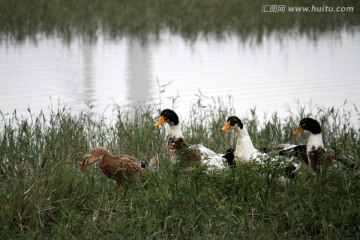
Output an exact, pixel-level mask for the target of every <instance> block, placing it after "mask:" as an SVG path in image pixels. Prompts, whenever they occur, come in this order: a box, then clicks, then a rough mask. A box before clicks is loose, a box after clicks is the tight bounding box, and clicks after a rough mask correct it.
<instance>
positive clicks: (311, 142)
mask: <svg viewBox="0 0 360 240" xmlns="http://www.w3.org/2000/svg"><path fill="white" fill-rule="evenodd" d="M313 147H315V149H317V148H319V147H322V148H324V143H323V139H322V135H321V133H318V134H313V133H310V136H309V139H308V142H307V144H306V148H307V151H310V150H311V149H312V148H313Z"/></svg>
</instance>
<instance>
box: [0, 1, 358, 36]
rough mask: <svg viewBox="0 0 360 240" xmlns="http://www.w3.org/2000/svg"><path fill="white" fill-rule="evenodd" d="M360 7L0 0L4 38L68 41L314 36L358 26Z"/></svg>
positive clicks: (290, 3) (304, 3)
mask: <svg viewBox="0 0 360 240" xmlns="http://www.w3.org/2000/svg"><path fill="white" fill-rule="evenodd" d="M263 5H286V6H287V7H288V6H289V7H312V5H314V6H317V7H322V6H329V7H354V12H352V13H290V12H286V13H262V12H261V9H262V7H263ZM359 9H360V3H359V1H357V0H347V1H342V2H335V1H332V0H316V2H314V1H312V0H301V1H286V0H280V1H279V0H277V1H263V0H256V1H246V0H225V1H224V0H206V1H205V0H203V1H202V0H200V1H193V0H181V1H169V0H148V1H126V0H92V1H86V0H61V1H60V0H52V1H46V0H45V1H44V0H33V1H17V0H0V40H6V41H10V42H13V41H20V42H21V41H24V40H26V39H33V40H35V41H36V40H37V39H38V37H39V34H42V35H45V36H57V37H61V38H63V39H64V40H66V41H69V40H71V39H72V38H73V37H74V36H78V35H80V36H84V37H85V38H89V39H96V38H97V37H98V36H99V35H102V34H105V35H106V36H110V37H112V38H117V37H122V36H124V35H126V36H136V37H140V38H141V39H146V38H147V37H148V36H149V35H151V36H158V34H159V33H160V32H161V31H162V30H169V31H170V32H172V33H177V34H181V35H182V36H183V37H185V38H187V39H196V38H197V37H198V36H199V35H205V36H216V37H219V38H221V37H224V36H226V35H227V34H229V33H235V34H238V35H239V36H240V37H241V38H248V37H249V36H250V37H252V38H253V39H255V41H260V42H261V41H262V38H263V36H266V35H267V34H270V33H273V32H275V33H276V34H277V35H279V36H280V37H281V35H282V34H284V33H287V32H291V33H292V34H293V32H296V33H300V34H306V35H308V36H310V37H311V38H314V39H316V38H317V35H318V34H319V33H320V34H321V33H326V32H329V31H338V30H342V29H347V30H350V31H352V30H353V29H355V28H356V27H357V26H359V23H360V14H359V11H360V10H359ZM293 30H295V31H293Z"/></svg>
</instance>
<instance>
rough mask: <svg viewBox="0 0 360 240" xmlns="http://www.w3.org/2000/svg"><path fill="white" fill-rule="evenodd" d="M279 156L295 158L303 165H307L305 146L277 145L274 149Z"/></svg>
mask: <svg viewBox="0 0 360 240" xmlns="http://www.w3.org/2000/svg"><path fill="white" fill-rule="evenodd" d="M274 149H275V150H276V151H277V152H278V154H279V155H280V156H288V157H297V158H299V159H300V160H302V161H303V162H304V163H306V164H309V160H308V156H307V154H306V145H305V144H300V145H298V144H289V143H283V144H279V145H277V146H276V147H275V148H274Z"/></svg>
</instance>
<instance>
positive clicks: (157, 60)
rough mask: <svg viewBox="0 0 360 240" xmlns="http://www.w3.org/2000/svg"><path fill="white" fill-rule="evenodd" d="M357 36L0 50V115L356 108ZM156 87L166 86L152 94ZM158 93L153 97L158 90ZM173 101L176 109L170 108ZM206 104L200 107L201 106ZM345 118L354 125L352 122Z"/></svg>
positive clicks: (58, 44)
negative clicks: (208, 107)
mask: <svg viewBox="0 0 360 240" xmlns="http://www.w3.org/2000/svg"><path fill="white" fill-rule="evenodd" d="M359 43H360V30H357V31H355V32H348V31H345V30H344V31H341V32H338V33H329V34H323V35H321V36H319V37H318V38H317V40H313V39H309V38H308V37H306V36H299V35H291V34H286V35H280V34H278V33H273V34H271V35H270V36H267V37H264V38H263V41H262V42H261V43H258V42H256V41H255V40H251V39H248V40H246V41H243V40H241V39H239V38H238V37H236V36H233V35H229V36H228V37H227V38H225V39H221V40H218V39H216V38H206V39H205V38H198V39H197V40H196V41H189V40H185V39H183V38H182V37H180V36H178V35H173V34H169V33H167V32H163V33H162V34H161V35H160V39H156V40H155V39H154V40H151V39H150V40H149V41H146V42H144V41H140V40H139V39H136V38H131V37H124V38H122V39H116V40H114V39H105V38H102V37H99V39H98V40H97V41H96V42H89V41H87V40H85V39H83V38H80V37H79V38H77V39H75V40H73V41H71V42H70V43H64V42H62V41H61V40H60V39H57V38H56V37H52V38H50V39H48V38H45V37H44V38H42V39H41V40H40V41H38V42H37V43H34V42H31V41H27V42H25V43H24V44H21V45H11V44H7V43H2V44H1V45H0V66H1V68H0V110H1V111H2V112H3V113H12V112H13V111H14V109H16V110H17V112H18V113H20V114H24V115H26V114H27V108H30V109H31V110H32V112H39V111H40V110H44V111H45V112H46V110H47V109H48V108H49V106H50V105H52V106H53V107H55V108H57V106H58V105H59V106H66V107H68V108H70V109H71V111H74V112H79V111H81V110H82V109H85V110H86V109H88V106H89V105H93V106H94V108H93V110H94V111H96V112H98V113H99V114H107V112H109V111H110V112H111V107H112V106H113V105H114V104H116V105H119V106H121V107H124V108H127V107H128V106H132V105H137V104H139V103H149V102H151V103H155V104H157V106H158V107H159V106H160V105H159V101H160V98H161V108H175V110H176V111H177V112H179V113H180V114H181V115H182V116H184V117H186V116H187V115H188V114H189V111H190V107H191V105H192V104H195V103H196V101H197V99H198V96H197V95H198V94H199V91H201V94H202V95H204V96H206V97H215V98H218V97H220V98H222V99H224V102H227V101H226V100H227V99H228V96H229V95H231V96H232V103H233V105H234V107H235V111H236V114H237V115H238V116H243V115H244V114H247V113H248V112H249V109H250V108H254V107H255V106H256V109H257V113H268V114H271V113H272V112H274V111H277V112H279V113H280V114H285V112H286V110H287V109H288V108H291V109H296V107H297V104H298V102H299V103H300V105H302V104H307V103H309V102H310V101H311V102H312V103H313V104H314V105H317V106H320V107H330V106H342V105H343V103H344V101H347V102H348V104H347V105H346V106H345V107H344V108H345V110H351V111H353V105H352V104H356V105H357V106H360V105H359V103H360V94H359V93H360V68H359V63H360V44H359ZM158 82H159V83H160V84H161V85H162V84H167V83H169V82H171V83H170V84H168V85H167V86H166V87H164V88H161V89H159V87H158ZM160 90H165V91H164V92H163V93H161V94H160V98H159V91H160ZM174 98H176V101H175V105H174V104H173V99H174ZM209 102H211V100H210V99H207V100H206V98H205V100H204V104H207V103H209ZM358 117H359V116H358V115H357V113H356V112H354V111H353V114H352V118H351V119H352V122H353V123H355V124H357V123H358Z"/></svg>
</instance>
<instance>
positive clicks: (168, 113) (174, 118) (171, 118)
mask: <svg viewBox="0 0 360 240" xmlns="http://www.w3.org/2000/svg"><path fill="white" fill-rule="evenodd" d="M165 122H167V123H168V124H169V125H170V126H174V125H178V124H179V117H178V115H177V114H176V113H175V112H174V111H173V110H171V109H164V110H162V111H161V113H160V117H159V119H158V121H157V122H156V123H155V124H154V126H155V127H158V126H160V125H161V124H163V123H165Z"/></svg>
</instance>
